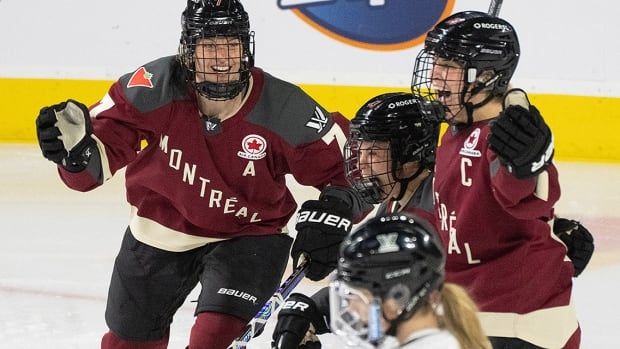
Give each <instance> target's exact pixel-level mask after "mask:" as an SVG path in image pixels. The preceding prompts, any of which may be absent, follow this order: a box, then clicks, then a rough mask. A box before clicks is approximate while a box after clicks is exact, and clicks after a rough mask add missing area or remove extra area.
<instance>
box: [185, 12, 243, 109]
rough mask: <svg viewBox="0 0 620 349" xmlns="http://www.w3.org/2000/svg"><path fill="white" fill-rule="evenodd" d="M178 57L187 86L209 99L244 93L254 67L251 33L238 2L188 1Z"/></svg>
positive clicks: (230, 96)
mask: <svg viewBox="0 0 620 349" xmlns="http://www.w3.org/2000/svg"><path fill="white" fill-rule="evenodd" d="M181 26H182V33H181V43H180V46H179V54H178V58H179V61H180V62H181V65H182V67H183V70H184V71H185V75H186V78H187V81H188V82H189V84H190V85H191V86H192V87H193V88H194V89H195V90H196V92H198V93H199V94H200V95H202V96H204V97H206V98H208V99H212V100H228V99H232V98H235V97H236V96H237V95H239V93H241V92H242V91H244V90H245V88H246V87H247V86H248V82H249V79H250V68H252V67H253V66H254V32H251V31H250V21H249V19H248V14H247V12H245V10H244V9H243V6H242V5H241V3H240V2H239V1H238V0H188V1H187V7H186V8H185V11H183V14H182V17H181Z"/></svg>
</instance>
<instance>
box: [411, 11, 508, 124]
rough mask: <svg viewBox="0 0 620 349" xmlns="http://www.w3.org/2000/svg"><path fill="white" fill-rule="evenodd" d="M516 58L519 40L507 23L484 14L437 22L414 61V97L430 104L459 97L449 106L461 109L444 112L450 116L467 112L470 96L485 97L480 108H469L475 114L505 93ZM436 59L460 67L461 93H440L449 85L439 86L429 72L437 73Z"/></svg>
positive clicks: (459, 15) (460, 14) (441, 83)
mask: <svg viewBox="0 0 620 349" xmlns="http://www.w3.org/2000/svg"><path fill="white" fill-rule="evenodd" d="M519 56H520V48H519V39H518V37H517V33H516V32H515V30H514V28H513V26H512V25H511V24H510V23H508V22H507V21H505V20H504V19H501V18H498V17H493V16H491V15H488V14H486V13H484V12H477V11H465V12H458V13H455V14H453V15H451V16H449V17H447V18H446V19H444V20H443V21H441V22H439V23H438V24H437V25H436V26H435V27H434V28H433V29H432V30H431V31H430V32H429V33H428V34H427V36H426V41H425V43H424V49H423V50H422V51H420V54H419V55H418V57H417V59H416V66H415V69H414V72H413V78H412V83H411V88H412V91H413V92H414V93H418V94H421V95H423V96H425V97H430V99H431V100H437V99H439V97H441V96H442V95H446V94H454V93H460V95H459V96H458V97H459V98H456V99H454V102H453V104H456V102H458V103H460V106H461V108H448V109H450V110H452V111H453V113H454V111H455V110H457V111H460V109H462V107H465V106H466V104H467V103H468V102H469V99H470V98H471V96H473V95H476V94H477V93H479V92H481V91H483V90H484V91H488V97H487V98H486V99H485V100H484V101H483V102H482V103H479V105H472V106H471V107H472V108H476V107H479V106H481V105H484V104H485V103H486V102H487V101H488V100H490V99H491V98H492V97H495V96H501V95H503V94H504V93H505V92H506V89H507V88H508V84H509V82H510V79H511V78H512V75H513V74H514V72H515V70H516V68H517V63H518V62H519ZM438 58H442V59H444V60H448V61H452V62H455V63H457V64H458V65H459V66H461V67H462V68H461V69H462V73H461V74H460V77H459V79H460V81H459V83H461V84H462V85H461V90H460V91H459V92H455V91H443V90H442V89H443V88H445V86H447V84H446V83H447V82H448V81H440V80H441V79H442V77H441V74H438V73H437V72H436V71H435V72H433V70H437V64H438V63H437V59H438ZM443 79H446V78H445V77H444V78H443ZM438 80H439V81H438ZM444 100H446V99H445V98H444ZM444 104H446V103H444ZM453 106H455V105H447V107H453Z"/></svg>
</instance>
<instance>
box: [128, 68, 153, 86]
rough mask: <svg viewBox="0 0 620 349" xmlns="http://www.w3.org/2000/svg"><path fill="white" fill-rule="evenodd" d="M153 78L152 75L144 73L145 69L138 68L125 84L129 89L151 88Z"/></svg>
mask: <svg viewBox="0 0 620 349" xmlns="http://www.w3.org/2000/svg"><path fill="white" fill-rule="evenodd" d="M152 78H153V74H151V73H149V72H148V71H146V68H144V67H140V68H138V70H136V71H135V72H134V73H133V75H132V76H131V78H130V79H129V82H128V83H127V88H131V87H148V88H153V82H152V81H151V79H152Z"/></svg>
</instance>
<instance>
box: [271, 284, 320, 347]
mask: <svg viewBox="0 0 620 349" xmlns="http://www.w3.org/2000/svg"><path fill="white" fill-rule="evenodd" d="M327 332H329V329H328V327H327V324H326V323H325V320H324V318H323V316H322V315H321V314H320V313H319V311H318V310H317V307H316V305H315V304H314V301H313V300H312V299H311V298H310V297H307V296H305V295H303V294H300V293H293V294H291V295H290V296H289V297H288V299H287V300H286V302H284V304H283V305H282V309H281V310H280V312H279V313H278V323H277V324H276V328H275V329H274V330H273V336H272V341H271V348H272V349H297V348H303V349H320V348H321V342H320V341H319V339H318V337H317V336H316V334H322V333H327Z"/></svg>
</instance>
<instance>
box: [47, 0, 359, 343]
mask: <svg viewBox="0 0 620 349" xmlns="http://www.w3.org/2000/svg"><path fill="white" fill-rule="evenodd" d="M253 54H254V36H253V32H251V31H250V27H249V20H248V15H247V13H246V12H245V10H244V9H243V7H242V5H241V4H240V3H239V2H238V1H237V0H217V1H216V0H189V1H188V2H187V7H186V9H185V10H184V12H183V15H182V35H181V41H180V47H179V52H178V54H177V55H176V56H170V57H163V58H160V59H157V60H155V61H153V62H150V63H147V64H145V65H143V66H141V67H139V68H138V69H136V70H135V71H134V72H132V73H129V74H127V75H124V76H122V77H121V78H120V79H119V80H118V81H117V82H116V83H114V84H113V85H112V87H111V88H110V90H109V92H108V94H107V95H106V96H105V97H103V99H102V100H101V101H100V102H99V103H97V104H96V105H94V106H93V107H92V108H91V109H90V110H89V109H88V108H86V106H84V105H83V104H82V103H80V102H77V101H74V100H68V101H66V102H63V103H59V104H56V105H53V106H50V107H45V108H43V109H42V110H41V112H40V114H39V116H38V118H37V121H36V125H37V136H38V139H39V144H40V146H41V149H42V151H43V155H44V156H45V157H46V158H47V159H49V160H51V161H53V162H55V163H57V164H58V171H59V174H60V177H61V179H62V180H63V182H64V183H65V184H66V185H67V186H69V187H70V188H73V189H75V190H79V191H88V190H91V189H94V188H96V187H98V186H99V185H102V184H103V183H104V182H105V181H106V180H108V179H109V178H110V177H111V176H112V175H113V174H114V173H115V172H117V171H118V170H119V169H121V168H123V167H126V174H125V176H126V189H127V200H128V202H129V204H130V207H131V213H130V222H129V227H128V228H127V230H126V233H125V236H124V238H123V242H122V246H121V249H120V252H119V254H118V257H117V258H116V261H115V264H114V269H113V272H112V280H111V283H110V289H109V293H108V303H107V308H106V322H107V324H108V327H109V329H110V331H109V332H108V333H106V334H105V335H104V337H103V339H102V344H101V347H102V348H106V349H107V348H166V347H167V344H168V338H169V330H170V324H171V322H172V317H173V315H174V314H175V312H176V310H177V309H178V308H179V307H180V306H181V305H182V304H183V302H184V301H185V298H186V297H187V295H188V294H189V293H190V291H191V290H192V289H193V288H194V286H196V285H197V283H198V282H200V283H201V285H202V289H201V292H200V296H199V298H198V301H197V307H196V311H195V313H196V321H195V324H194V326H193V328H192V331H191V335H190V338H189V348H192V349H193V348H209V349H217V348H226V347H227V346H228V345H229V344H230V343H231V342H232V340H233V339H234V338H235V337H236V336H237V335H239V334H241V332H242V331H243V329H244V327H245V325H246V323H247V322H248V320H250V319H251V318H252V317H253V316H254V315H255V314H256V312H257V311H258V310H259V309H260V307H261V306H262V304H263V303H264V302H265V301H266V300H267V299H268V298H269V297H270V296H271V295H272V293H273V292H274V290H275V289H276V288H277V286H278V284H279V282H280V280H281V277H282V274H283V272H284V268H285V266H286V264H287V260H288V254H289V249H290V248H291V242H292V239H291V237H289V236H288V234H286V229H285V225H286V223H287V222H288V220H289V218H290V217H291V216H292V215H293V213H294V212H295V210H296V203H295V201H294V199H293V197H292V195H291V193H290V192H289V190H288V189H287V187H286V183H285V177H284V176H285V174H287V173H290V174H293V175H294V177H295V178H296V179H297V181H299V182H300V183H301V184H304V185H311V186H315V187H317V188H319V189H321V190H322V192H321V195H320V198H319V199H318V200H310V201H308V202H306V203H304V204H303V205H302V208H301V211H300V216H304V217H305V216H310V217H313V219H312V220H310V221H306V222H300V223H299V224H298V225H297V230H298V233H297V238H296V240H295V242H294V244H293V247H292V251H291V254H292V256H293V257H294V259H295V260H297V259H299V257H300V256H301V255H302V254H305V255H307V257H309V260H310V267H309V270H308V272H307V274H306V275H307V276H308V277H309V278H310V279H313V280H318V279H321V278H323V277H325V276H326V275H327V274H328V273H329V272H330V271H331V270H333V268H334V267H335V265H336V256H337V248H338V246H339V243H340V242H341V241H342V239H343V238H344V236H345V235H346V233H348V231H349V230H350V227H351V223H352V222H351V217H352V216H358V215H359V213H361V212H362V211H365V210H366V208H365V207H364V205H365V204H363V202H362V201H361V200H359V199H358V198H357V196H356V195H355V192H354V191H353V190H352V189H350V188H348V185H347V182H346V179H345V176H344V171H343V168H342V162H343V158H342V152H341V149H342V146H343V145H344V140H345V139H346V136H345V132H347V128H348V122H347V120H346V119H344V118H343V117H342V116H340V115H331V114H329V113H327V112H326V111H325V110H324V109H323V108H322V107H321V106H320V105H318V104H317V103H316V102H315V101H314V100H312V99H311V98H310V97H309V96H308V95H306V94H305V93H304V92H303V91H302V90H301V89H300V88H298V87H296V86H294V85H292V84H290V83H287V82H285V81H282V80H279V79H277V78H275V77H273V76H271V75H269V74H268V73H266V72H263V71H262V70H261V69H259V68H256V67H254V55H253ZM141 144H146V146H145V147H141Z"/></svg>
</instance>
